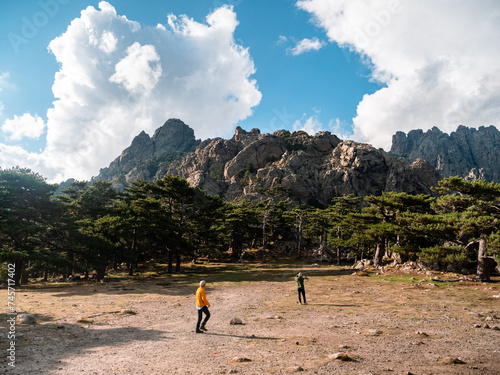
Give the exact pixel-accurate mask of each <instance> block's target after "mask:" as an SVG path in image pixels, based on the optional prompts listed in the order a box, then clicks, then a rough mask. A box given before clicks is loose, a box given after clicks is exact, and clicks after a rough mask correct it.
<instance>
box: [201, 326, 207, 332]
mask: <svg viewBox="0 0 500 375" xmlns="http://www.w3.org/2000/svg"><path fill="white" fill-rule="evenodd" d="M200 330H202V331H205V332H206V331H208V330H207V329H206V328H205V327H200Z"/></svg>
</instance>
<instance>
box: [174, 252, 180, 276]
mask: <svg viewBox="0 0 500 375" xmlns="http://www.w3.org/2000/svg"><path fill="white" fill-rule="evenodd" d="M175 273H181V256H180V255H179V254H177V260H176V262H175Z"/></svg>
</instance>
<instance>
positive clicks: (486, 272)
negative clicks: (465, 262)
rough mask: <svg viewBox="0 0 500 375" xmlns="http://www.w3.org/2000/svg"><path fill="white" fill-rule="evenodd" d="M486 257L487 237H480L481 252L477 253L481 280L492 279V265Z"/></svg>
mask: <svg viewBox="0 0 500 375" xmlns="http://www.w3.org/2000/svg"><path fill="white" fill-rule="evenodd" d="M489 266H490V265H489V262H488V258H487V257H486V239H485V238H484V237H482V236H481V238H480V239H479V252H478V254H477V278H478V279H480V280H481V281H490V267H489Z"/></svg>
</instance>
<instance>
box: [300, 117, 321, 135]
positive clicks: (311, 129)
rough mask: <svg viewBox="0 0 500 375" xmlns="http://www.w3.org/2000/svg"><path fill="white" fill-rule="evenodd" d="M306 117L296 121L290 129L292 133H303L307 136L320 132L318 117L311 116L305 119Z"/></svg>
mask: <svg viewBox="0 0 500 375" xmlns="http://www.w3.org/2000/svg"><path fill="white" fill-rule="evenodd" d="M306 116H307V115H305V114H304V116H302V118H301V119H299V120H296V121H295V122H294V123H293V125H292V127H293V130H294V131H299V130H302V131H305V132H306V133H307V134H309V135H315V134H316V133H317V132H320V131H322V130H323V129H322V128H323V124H322V123H321V122H320V121H319V119H318V116H316V115H313V116H310V117H308V118H307V119H306Z"/></svg>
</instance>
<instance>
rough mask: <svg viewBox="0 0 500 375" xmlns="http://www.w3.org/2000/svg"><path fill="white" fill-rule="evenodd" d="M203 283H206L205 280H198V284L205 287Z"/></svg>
mask: <svg viewBox="0 0 500 375" xmlns="http://www.w3.org/2000/svg"><path fill="white" fill-rule="evenodd" d="M205 285H207V283H206V282H205V280H201V281H200V286H201V287H202V288H204V287H205Z"/></svg>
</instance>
